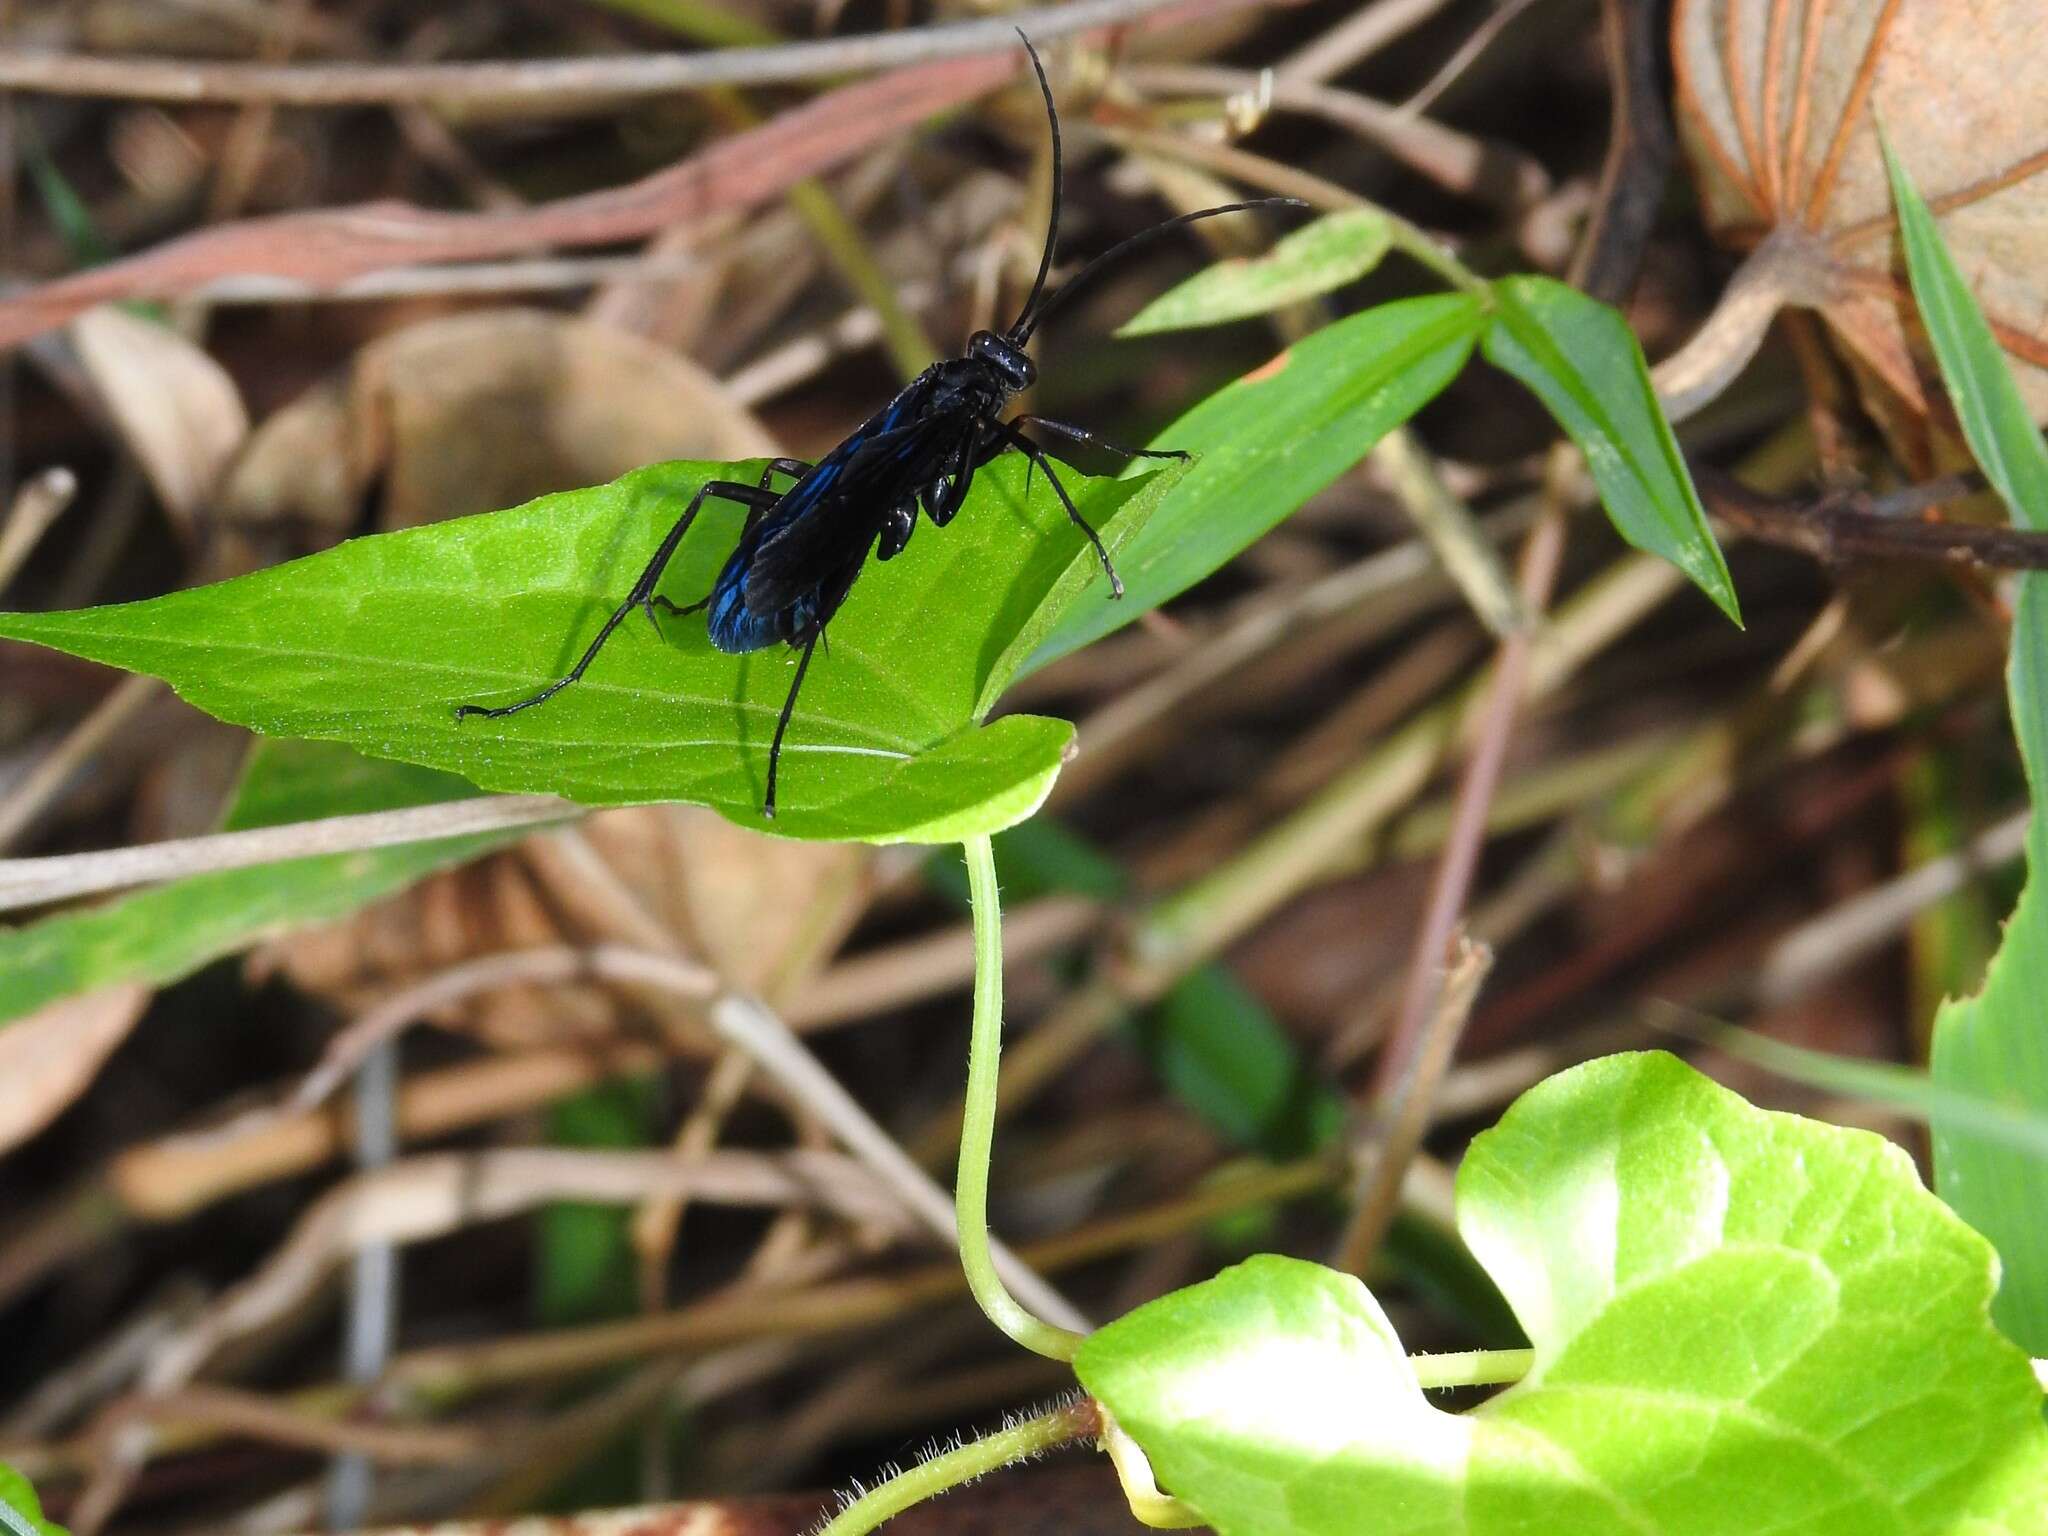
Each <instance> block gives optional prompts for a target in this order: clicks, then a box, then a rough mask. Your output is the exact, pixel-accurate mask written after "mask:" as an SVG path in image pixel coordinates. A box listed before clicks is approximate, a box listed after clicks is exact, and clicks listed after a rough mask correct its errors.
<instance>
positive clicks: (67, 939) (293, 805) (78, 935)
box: [0, 742, 529, 1024]
mask: <svg viewBox="0 0 2048 1536" xmlns="http://www.w3.org/2000/svg"><path fill="white" fill-rule="evenodd" d="M474 793H475V790H474V789H473V788H472V787H471V786H469V785H468V784H465V783H464V782H463V781H462V780H460V779H458V778H455V777H453V776H452V775H448V774H434V773H430V772H428V771H427V770H424V769H419V768H412V767H407V766H405V765H403V764H399V763H374V762H370V761H369V760H368V759H365V758H361V757H358V756H357V755H356V754H355V753H353V752H351V751H349V750H348V749H346V748H344V747H338V746H334V745H332V744H328V743H318V742H264V743H261V744H259V746H258V748H257V750H256V752H255V753H254V754H252V756H251V758H250V762H249V766H248V768H247V769H246V770H245V771H244V774H243V779H242V784H241V787H240V789H239V791H238V792H237V794H236V797H235V801H234V804H233V805H232V806H230V807H229V811H228V816H227V821H226V825H227V827H228V829H229V830H231V831H233V830H238V829H241V828H246V827H258V826H272V825H278V824H282V823H285V822H291V821H311V820H318V819H320V818H322V817H325V816H342V815H348V814H350V813H353V812H357V811H364V810H392V809H397V808H399V807H402V806H408V805H427V804H431V803H433V802H435V801H439V800H447V799H455V798H460V797H461V796H464V795H469V794H474ZM527 830H529V829H526V828H516V829H513V830H510V831H505V832H484V833H477V834H475V835H472V836H468V837H457V838H441V839H438V840H437V841H434V842H428V843H407V844H401V845H399V846H397V847H393V848H373V849H366V850H364V851H362V852H360V853H345V854H331V855H325V856H323V857H320V858H313V859H290V860H286V861H284V862H281V863H277V864H260V865H257V866H255V867H254V868H251V869H231V870H223V871H221V872H220V873H218V874H211V875H194V876H191V877H189V878H187V879H184V880H177V881H173V882H172V883H170V884H168V885H163V886H158V887H157V888H155V889H154V890H147V891H142V892H139V893H137V894H135V895H133V896H124V897H120V898H118V899H116V900H113V901H109V902H106V903H104V904H103V905H101V906H97V907H92V908H88V909H86V910H84V911H79V912H67V913H64V914H62V915H60V916H57V917H46V918H44V919H43V920H42V921H41V922H36V923H29V924H26V925H24V926H23V927H19V928H10V929H5V930H0V1024H4V1023H5V1022H6V1021H8V1020H11V1019H18V1018H20V1017H22V1016H23V1015H24V1014H28V1013H33V1012H34V1011H35V1010H36V1009H38V1008H41V1007H43V1006H44V1005H45V1004H47V1003H53V1002H56V1001H58V1000H59V999H60V998H65V997H70V996H72V995H73V994H75V993H79V992H87V991H91V990H93V989H94V988H97V987H105V986H112V985H113V984H115V983H116V982H124V981H143V982H149V983H152V984H155V985H163V984H165V983H168V982H173V981H176V980H178V979H179V978H180V977H183V976H189V975H190V974H191V973H192V972H194V971H196V970H198V969H199V968H200V967H201V966H203V965H207V964H209V963H211V962H212V961H215V960H218V959H220V958H221V957H222V956H223V955H231V954H233V953H234V952H235V951H236V950H238V949H246V948H247V947H248V946H249V945H251V944H254V943H256V942H257V941H258V940H260V939H264V938H270V937H275V936H277V935H279V934H283V933H288V932H290V931H291V930H293V929H295V928H303V927H307V926H309V925H311V924H314V923H323V922H332V921H334V920H335V919H337V918H342V917H346V916H347V915H348V914H349V913H351V912H355V911H358V910H360V909H361V908H362V907H365V906H367V905H369V903H371V902H373V901H376V900H379V899H380V898H382V897H385V896H388V895H390V894H392V893H393V892H395V891H399V890H403V889H404V888H405V887H406V886H408V885H410V884H412V883H413V882H414V881H415V880H418V879H421V878H422V877H424V876H426V875H428V874H431V873H432V872H434V871H435V870H438V869H446V868H449V867H451V866H453V865H456V864H460V863H463V862H465V861H466V860H469V859H472V858H475V857H476V856H477V855H479V854H481V853H485V852H487V851H489V850H490V849H493V848H498V847H502V846H504V845H505V844H506V843H509V842H512V841H515V840H516V839H518V838H520V837H522V836H524V835H525V833H526V831H527Z"/></svg>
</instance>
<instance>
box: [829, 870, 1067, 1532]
mask: <svg viewBox="0 0 2048 1536" xmlns="http://www.w3.org/2000/svg"><path fill="white" fill-rule="evenodd" d="M960 846H961V849H962V851H963V852H964V853H965V854H966V856H967V892H968V900H969V904H970V905H971V906H972V907H973V909H974V1029H973V1034H972V1037H971V1040H970V1042H969V1045H968V1048H967V1102H966V1108H965V1114H964V1116H963V1119H962V1123H961V1127H960V1173H959V1177H958V1179H957V1181H956V1182H955V1184H954V1190H953V1207H954V1211H955V1213H956V1216H957V1219H958V1221H959V1226H960V1266H961V1268H962V1269H964V1270H965V1271H966V1273H967V1288H968V1289H969V1290H970V1291H972V1292H973V1293H974V1299H975V1301H976V1302H977V1303H979V1304H980V1306H981V1310H982V1311H983V1312H984V1313H986V1314H987V1316H988V1320H989V1321H990V1322H992V1323H994V1324H995V1325H996V1326H997V1327H998V1328H1000V1329H1002V1330H1003V1332H1004V1333H1006V1334H1008V1335H1009V1336H1010V1337H1011V1338H1012V1339H1014V1340H1016V1341H1017V1342H1018V1343H1019V1344H1021V1345H1023V1346H1024V1347H1025V1348H1026V1349H1029V1350H1032V1351H1035V1352H1036V1353H1038V1354H1041V1355H1044V1356H1046V1357H1047V1358H1048V1359H1052V1360H1071V1359H1073V1358H1074V1351H1075V1350H1076V1349H1078V1348H1079V1347H1080V1344H1081V1335H1080V1334H1078V1333H1073V1332H1070V1331H1069V1330H1067V1329H1065V1328H1059V1327H1055V1326H1054V1325H1053V1324H1051V1323H1048V1322H1046V1321H1044V1320H1043V1319H1042V1318H1038V1317H1034V1316H1033V1315H1032V1314H1031V1313H1029V1312H1027V1311H1026V1310H1025V1309H1024V1307H1023V1306H1022V1305H1021V1304H1020V1303H1019V1302H1018V1301H1017V1298H1016V1297H1014V1296H1012V1295H1011V1294H1010V1292H1009V1290H1008V1288H1007V1287H1006V1286H1004V1284H1003V1281H1002V1277H1001V1276H1000V1275H998V1274H997V1273H996V1266H995V1260H994V1257H993V1256H992V1255H991V1253H990V1251H989V1236H988V1168H989V1157H990V1154H991V1153H992V1151H993V1150H994V1147H995V1138H996V1065H997V1062H998V1060H999V1059H1000V1057H1001V1055H1002V1050H1003V917H1002V905H1001V898H1000V896H999V895H998V893H997V890H996V858H995V850H994V849H993V848H991V847H990V846H989V840H988V838H987V837H985V836H983V837H970V838H968V839H967V840H966V841H965V842H963V843H962V844H961V845H960ZM861 1529H863V1530H864V1529H866V1527H865V1526H863V1527H861Z"/></svg>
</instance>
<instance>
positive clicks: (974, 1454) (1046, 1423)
mask: <svg viewBox="0 0 2048 1536" xmlns="http://www.w3.org/2000/svg"><path fill="white" fill-rule="evenodd" d="M984 846H986V841H985V840H984ZM1100 1424H1101V1418H1100V1415H1099V1414H1098V1412H1097V1410H1096V1407H1095V1404H1094V1403H1092V1402H1090V1401H1089V1400H1088V1399H1087V1398H1081V1399H1079V1400H1078V1401H1075V1402H1070V1403H1064V1404H1062V1405H1061V1406H1060V1407H1058V1408H1055V1409H1053V1410H1052V1411H1051V1412H1049V1413H1041V1414H1039V1415H1037V1416H1036V1417H1035V1418H1029V1419H1026V1420H1024V1422H1023V1423H1021V1424H1012V1425H1010V1426H1009V1427H1008V1428H1006V1429H999V1430H997V1431H996V1432H995V1433H994V1434H992V1435H984V1436H982V1437H981V1438H980V1439H979V1440H974V1441H970V1442H969V1443H968V1444H966V1445H963V1446H961V1447H959V1448H958V1449H957V1450H951V1451H947V1452H945V1453H944V1454H943V1455H940V1456H934V1457H932V1458H931V1459H930V1460H929V1461H925V1462H922V1463H920V1464H919V1465H917V1466H915V1467H912V1468H910V1469H909V1470H908V1471H906V1472H899V1473H897V1474H896V1475H895V1476H894V1477H892V1478H890V1479H889V1480H888V1481H887V1482H885V1483H883V1484H882V1485H881V1486H880V1487H878V1488H874V1489H872V1490H870V1491H869V1492H867V1493H864V1494H862V1495H861V1496H860V1497H859V1498H857V1499H855V1500H854V1501H853V1502H852V1503H851V1504H849V1505H847V1506H846V1508H844V1509H842V1510H841V1511H840V1512H839V1513H838V1514H837V1515H835V1516H833V1517H832V1519H831V1520H829V1521H827V1522H826V1524H825V1525H824V1526H823V1527H822V1528H821V1529H820V1530H819V1532H818V1536H862V1533H863V1532H867V1531H872V1530H874V1529H875V1528H876V1527H877V1526H879V1525H880V1524H881V1523H882V1522H883V1521H885V1520H888V1519H892V1518H893V1517H895V1516H897V1515H900V1514H902V1513H903V1511H904V1510H906V1509H908V1508H910V1507H911V1505H913V1504H921V1503H923V1502H924V1501H925V1500H926V1499H930V1498H936V1497H937V1496H938V1495H940V1494H942V1493H944V1492H946V1491H947V1490H948V1489H949V1488H957V1487H959V1486H960V1485H961V1484H962V1483H966V1482H971V1481H972V1480H973V1479H975V1478H977V1477H981V1476H983V1475H984V1474H986V1473H989V1472H993V1471H995V1470H996V1469H997V1468H998V1467H1006V1466H1008V1465H1009V1464H1010V1463H1011V1462H1013V1461H1023V1460H1025V1459H1026V1458H1028V1457H1032V1456H1037V1455H1040V1454H1041V1453H1043V1452H1045V1451H1049V1450H1051V1449H1053V1447H1055V1446H1060V1445H1065V1444H1066V1443H1067V1442H1068V1441H1069V1440H1078V1439H1080V1438H1081V1437H1082V1436H1083V1435H1092V1434H1094V1433H1095V1432H1096V1430H1097V1428H1098V1427H1099V1426H1100Z"/></svg>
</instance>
